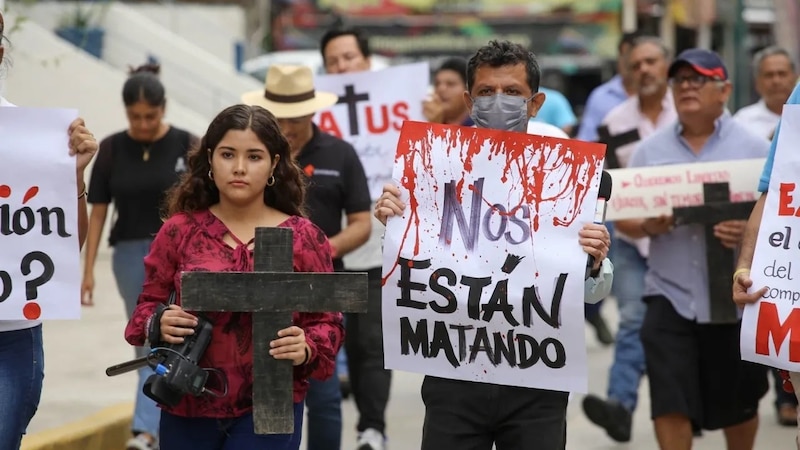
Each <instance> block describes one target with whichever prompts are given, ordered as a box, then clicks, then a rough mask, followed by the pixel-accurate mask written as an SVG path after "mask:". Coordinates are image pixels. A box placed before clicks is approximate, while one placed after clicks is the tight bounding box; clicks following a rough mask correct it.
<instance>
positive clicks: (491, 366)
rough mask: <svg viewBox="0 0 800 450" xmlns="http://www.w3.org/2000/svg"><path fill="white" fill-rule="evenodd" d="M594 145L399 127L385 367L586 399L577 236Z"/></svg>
mask: <svg viewBox="0 0 800 450" xmlns="http://www.w3.org/2000/svg"><path fill="white" fill-rule="evenodd" d="M604 155H605V146H604V145H601V144H595V143H589V142H582V141H572V140H565V139H557V138H549V137H543V136H535V135H528V134H523V133H510V132H503V131H497V130H486V129H479V128H465V127H455V126H444V125H438V124H429V123H419V122H406V124H405V126H404V127H403V130H402V133H401V136H400V141H399V143H398V148H397V156H396V160H395V166H394V178H395V180H396V181H395V183H396V184H398V185H399V186H400V189H401V192H402V197H403V198H402V200H403V201H404V202H405V204H406V205H407V207H406V209H405V211H404V215H403V216H402V217H396V218H393V219H390V220H389V221H388V223H387V226H386V234H385V238H384V253H383V255H384V263H383V342H384V355H385V362H386V367H387V368H389V369H397V370H406V371H411V372H418V373H424V374H427V375H434V376H439V377H444V378H451V379H459V380H470V381H480V382H486V383H495V384H502V385H511V386H525V387H536V388H543V389H552V390H560V391H571V392H585V391H586V389H587V373H586V371H587V368H586V345H585V340H584V316H583V307H584V302H583V301H584V274H585V266H586V259H587V255H586V253H584V251H583V250H582V248H581V247H580V246H579V245H578V232H579V230H580V229H581V227H582V226H583V225H584V224H586V223H591V222H592V217H593V214H594V206H595V204H596V203H597V191H598V187H599V182H600V173H601V169H602V164H603V157H604Z"/></svg>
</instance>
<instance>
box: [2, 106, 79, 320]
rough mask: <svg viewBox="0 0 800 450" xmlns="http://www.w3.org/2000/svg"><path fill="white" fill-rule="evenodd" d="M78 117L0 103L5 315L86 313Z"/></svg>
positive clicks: (71, 315)
mask: <svg viewBox="0 0 800 450" xmlns="http://www.w3.org/2000/svg"><path fill="white" fill-rule="evenodd" d="M76 117H77V112H76V111H74V110H60V109H34V108H10V107H7V108H0V161H2V164H0V239H1V240H2V242H3V249H2V251H0V320H35V319H78V318H80V312H81V302H80V285H81V276H80V268H79V267H80V250H79V245H78V210H77V203H78V200H77V195H78V194H77V189H76V188H75V182H76V180H75V159H74V158H73V157H70V156H69V143H68V134H67V128H68V127H69V124H70V123H71V122H72V121H73V120H74V119H75V118H76Z"/></svg>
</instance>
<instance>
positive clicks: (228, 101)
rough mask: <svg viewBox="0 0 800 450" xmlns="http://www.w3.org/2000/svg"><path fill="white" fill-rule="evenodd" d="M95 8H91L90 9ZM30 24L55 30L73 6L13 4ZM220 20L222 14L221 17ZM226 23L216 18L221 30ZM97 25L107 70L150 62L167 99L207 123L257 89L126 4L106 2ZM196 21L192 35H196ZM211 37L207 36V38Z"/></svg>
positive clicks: (258, 86)
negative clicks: (103, 32)
mask: <svg viewBox="0 0 800 450" xmlns="http://www.w3.org/2000/svg"><path fill="white" fill-rule="evenodd" d="M95 6H96V4H95ZM14 7H18V8H20V11H22V13H23V14H25V15H27V16H28V17H29V18H30V20H31V21H34V22H36V23H37V24H39V25H41V26H43V27H45V28H49V29H55V28H56V27H57V26H58V24H59V23H60V22H61V21H62V20H63V17H65V16H66V15H67V14H69V13H70V12H71V11H73V8H75V4H74V3H67V2H44V1H42V2H37V3H36V4H33V5H30V6H22V5H20V4H19V3H14ZM223 16H225V15H223ZM227 20H228V19H221V20H220V24H221V25H224V24H225V23H228V22H227ZM101 25H102V26H103V28H104V29H105V30H106V35H105V39H104V43H103V46H104V48H103V59H104V60H105V61H107V62H108V63H109V64H110V65H111V66H113V67H116V68H118V69H121V70H126V69H127V68H128V67H129V66H137V65H140V64H143V63H145V62H146V61H147V59H148V57H151V56H152V57H155V58H156V59H157V60H158V62H159V63H160V64H161V80H162V81H163V82H164V85H165V87H166V88H167V95H168V96H169V98H170V99H171V100H172V101H177V102H178V103H181V104H183V105H185V106H186V107H188V108H190V109H192V110H193V111H194V112H195V113H197V114H198V115H200V116H202V117H205V118H206V119H207V120H210V119H211V118H212V117H214V116H215V115H216V114H217V113H219V111H221V110H222V109H224V108H225V107H227V106H230V105H232V104H235V103H238V102H239V97H240V95H241V94H242V93H243V92H246V91H251V90H260V89H263V85H262V83H259V82H258V81H255V80H254V79H252V78H250V77H249V76H247V75H244V74H240V73H238V72H236V70H235V68H234V65H233V62H232V60H231V61H223V60H222V59H220V58H218V57H217V56H215V55H214V54H212V53H211V52H209V51H207V50H206V49H204V48H202V47H201V46H199V45H197V44H196V43H195V42H192V41H191V40H190V39H187V38H186V37H184V36H182V35H178V34H177V33H175V32H173V31H172V30H171V29H170V28H168V27H165V26H163V25H161V24H160V23H158V22H156V21H154V20H151V19H150V18H149V17H148V16H146V15H144V14H141V13H139V12H137V11H136V10H135V9H134V8H132V7H131V6H129V5H125V4H122V3H111V4H109V5H108V7H107V8H106V9H105V12H104V14H103V16H102V19H101ZM203 29H204V25H203V23H202V22H197V24H196V28H195V30H194V31H193V32H192V33H189V32H187V31H185V30H184V31H182V33H185V34H186V35H187V36H191V35H193V34H194V33H201V32H202V31H203ZM210 34H211V36H210V37H211V38H213V32H211V33H210Z"/></svg>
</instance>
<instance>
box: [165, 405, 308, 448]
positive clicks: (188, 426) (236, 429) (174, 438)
mask: <svg viewBox="0 0 800 450" xmlns="http://www.w3.org/2000/svg"><path fill="white" fill-rule="evenodd" d="M302 436H303V403H302V402H300V403H295V404H294V433H293V434H255V432H254V431H253V414H252V413H248V414H245V415H244V416H241V417H236V418H234V419H214V418H206V417H180V416H175V415H172V414H170V413H168V412H162V413H161V438H160V445H161V450H298V449H299V448H300V438H301V437H302Z"/></svg>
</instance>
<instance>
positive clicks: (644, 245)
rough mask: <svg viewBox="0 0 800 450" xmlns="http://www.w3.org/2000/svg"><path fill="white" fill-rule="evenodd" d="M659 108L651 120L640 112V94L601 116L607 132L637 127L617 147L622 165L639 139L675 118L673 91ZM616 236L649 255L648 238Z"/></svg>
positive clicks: (645, 256) (668, 123)
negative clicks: (629, 140) (634, 135)
mask: <svg viewBox="0 0 800 450" xmlns="http://www.w3.org/2000/svg"><path fill="white" fill-rule="evenodd" d="M661 108H662V109H661V114H660V115H659V116H658V118H657V119H656V122H655V123H653V122H651V121H650V119H649V118H648V117H647V116H645V115H644V114H642V109H641V107H640V105H639V96H638V95H634V96H631V97H628V99H627V100H625V101H624V102H622V103H621V104H619V105H617V106H616V107H614V109H612V110H611V111H609V113H608V114H607V115H606V117H605V118H604V119H603V125H606V126H608V132H609V133H610V134H611V135H612V136H614V135H617V134H621V133H625V132H628V131H630V130H632V129H634V128H636V129H637V130H639V140H638V141H636V142H632V143H630V144H627V145H623V146H621V147H619V148H617V160H618V161H619V165H620V166H621V167H623V168H624V167H628V162H629V161H630V159H631V156H633V152H634V150H635V149H636V147H637V146H638V145H639V142H642V141H643V140H644V139H645V138H647V137H648V136H650V135H651V134H653V133H655V132H656V131H657V130H660V129H661V128H664V127H666V126H669V125H672V124H674V123H675V122H676V121H677V120H678V113H677V111H675V101H674V100H673V98H672V91H669V90H668V91H667V94H666V95H665V96H664V98H663V99H662V100H661ZM617 237H619V238H620V239H621V240H623V241H625V242H627V243H629V244H631V245H633V246H635V247H636V248H637V249H638V250H639V254H640V255H642V257H643V258H647V257H648V255H649V253H650V238H648V237H643V238H639V239H635V238H632V237H630V236H628V235H626V234H625V233H622V232H621V231H617Z"/></svg>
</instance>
